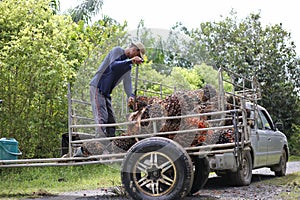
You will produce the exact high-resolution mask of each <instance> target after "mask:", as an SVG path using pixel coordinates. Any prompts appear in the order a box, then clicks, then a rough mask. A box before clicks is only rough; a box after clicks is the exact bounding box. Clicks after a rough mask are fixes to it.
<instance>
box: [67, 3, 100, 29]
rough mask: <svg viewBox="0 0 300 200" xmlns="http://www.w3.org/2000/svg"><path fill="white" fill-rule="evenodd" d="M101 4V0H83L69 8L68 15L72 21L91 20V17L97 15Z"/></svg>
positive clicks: (86, 21) (87, 21)
mask: <svg viewBox="0 0 300 200" xmlns="http://www.w3.org/2000/svg"><path fill="white" fill-rule="evenodd" d="M102 5H103V0H83V1H82V2H81V3H80V4H79V5H77V6H76V7H75V8H73V9H71V10H70V11H69V12H70V15H71V17H72V19H73V21H74V22H79V21H81V20H82V21H84V22H85V23H86V24H87V23H89V22H91V20H92V17H93V16H95V15H97V14H98V13H99V11H100V9H101V7H102Z"/></svg>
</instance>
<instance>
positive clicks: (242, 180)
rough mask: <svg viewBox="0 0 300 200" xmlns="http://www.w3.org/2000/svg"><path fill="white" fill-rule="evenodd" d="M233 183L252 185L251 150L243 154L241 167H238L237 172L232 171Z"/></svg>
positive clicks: (236, 184)
mask: <svg viewBox="0 0 300 200" xmlns="http://www.w3.org/2000/svg"><path fill="white" fill-rule="evenodd" d="M230 179H231V181H232V185H235V186H246V185H250V183H251V179H252V157H251V154H250V151H245V152H243V154H242V163H241V167H238V169H237V171H236V172H233V173H230Z"/></svg>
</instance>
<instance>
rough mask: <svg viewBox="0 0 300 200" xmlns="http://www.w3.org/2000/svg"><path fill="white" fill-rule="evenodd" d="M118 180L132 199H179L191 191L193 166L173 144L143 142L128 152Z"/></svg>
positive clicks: (156, 139) (161, 140)
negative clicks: (120, 180)
mask: <svg viewBox="0 0 300 200" xmlns="http://www.w3.org/2000/svg"><path fill="white" fill-rule="evenodd" d="M121 179H122V184H123V186H124V188H125V191H126V192H127V193H128V194H129V195H130V196H131V197H132V198H133V199H170V200H171V199H181V198H183V197H185V196H186V195H187V194H188V193H189V192H190V190H191V187H192V183H193V164H192V161H191V158H190V156H189V155H188V154H187V152H186V151H185V150H184V149H183V148H182V147H181V146H180V145H178V144H177V143H176V142H174V141H172V140H170V139H167V138H162V137H152V138H147V139H144V140H141V141H140V142H138V143H136V144H135V145H133V146H132V147H131V148H130V149H129V150H128V153H127V154H126V156H125V158H124V161H123V163H122V171H121Z"/></svg>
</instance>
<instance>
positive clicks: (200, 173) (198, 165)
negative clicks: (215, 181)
mask: <svg viewBox="0 0 300 200" xmlns="http://www.w3.org/2000/svg"><path fill="white" fill-rule="evenodd" d="M192 161H193V164H194V181H193V186H192V189H191V194H194V193H196V192H198V191H199V190H200V189H201V188H203V186H204V185H205V184H206V182H207V180H208V176H209V172H210V168H209V163H208V160H207V159H206V158H199V157H198V156H193V157H192Z"/></svg>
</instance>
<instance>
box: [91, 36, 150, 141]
mask: <svg viewBox="0 0 300 200" xmlns="http://www.w3.org/2000/svg"><path fill="white" fill-rule="evenodd" d="M144 54H145V47H144V45H143V44H142V43H140V42H136V43H132V44H131V45H130V46H129V47H128V48H127V49H123V48H121V47H115V48H113V49H112V50H111V51H110V52H109V53H108V55H107V56H106V57H105V58H104V60H103V62H102V63H101V65H100V66H99V68H98V70H97V72H96V74H95V76H94V77H93V78H92V80H91V82H90V98H91V104H92V111H93V115H94V119H95V122H96V123H97V124H111V123H116V120H115V116H114V111H113V108H112V104H111V93H112V91H113V89H114V88H115V87H116V86H117V85H118V84H119V83H120V82H121V81H122V80H123V85H124V90H125V92H126V94H127V97H128V100H129V101H132V100H133V97H134V95H133V94H132V83H131V68H132V64H141V63H142V62H143V55H144ZM113 136H115V127H101V128H97V129H96V137H98V138H99V137H113Z"/></svg>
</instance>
